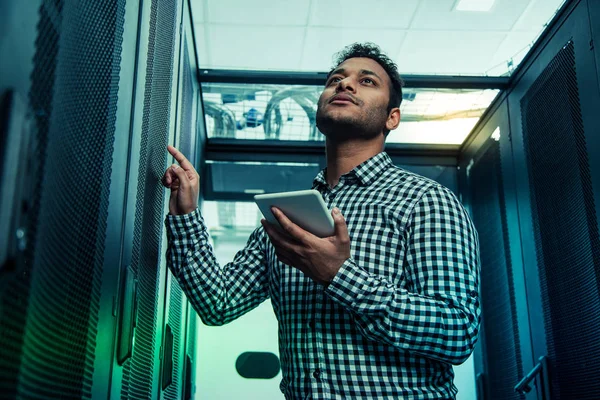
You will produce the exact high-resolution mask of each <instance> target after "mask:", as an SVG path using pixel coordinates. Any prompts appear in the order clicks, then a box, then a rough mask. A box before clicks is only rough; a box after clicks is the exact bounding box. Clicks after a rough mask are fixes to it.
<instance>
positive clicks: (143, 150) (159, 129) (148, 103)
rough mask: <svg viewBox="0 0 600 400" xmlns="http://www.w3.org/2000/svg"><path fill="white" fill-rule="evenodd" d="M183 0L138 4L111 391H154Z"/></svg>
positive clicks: (121, 394)
mask: <svg viewBox="0 0 600 400" xmlns="http://www.w3.org/2000/svg"><path fill="white" fill-rule="evenodd" d="M180 12H181V2H174V1H165V0H162V1H161V0H153V1H144V2H142V3H141V8H140V14H139V21H140V22H139V37H138V50H137V68H136V74H135V84H134V91H135V100H134V105H133V107H132V110H131V112H132V114H133V117H132V124H131V132H132V133H131V141H130V146H129V160H128V168H127V175H128V178H127V185H128V186H127V204H126V206H125V218H124V234H123V250H122V260H121V271H120V283H119V287H120V289H119V291H120V293H121V294H122V295H121V296H120V297H119V301H118V304H119V305H118V310H119V312H118V313H119V328H118V329H117V330H116V331H115V335H116V337H117V343H118V344H117V346H115V354H114V362H113V370H112V374H111V375H112V385H111V397H112V398H157V397H158V396H159V395H160V393H161V390H162V389H161V387H160V384H161V380H160V378H161V359H162V358H163V357H164V332H163V325H164V322H163V321H164V319H165V309H164V306H165V300H166V297H165V290H166V288H167V282H166V276H167V274H166V266H165V262H164V254H163V253H164V250H165V247H164V240H165V239H164V229H163V227H164V224H163V220H164V216H165V213H166V209H167V203H166V201H165V190H164V188H163V187H162V185H161V183H160V178H161V176H162V174H163V173H164V171H165V169H166V167H167V152H166V147H167V143H169V142H171V141H172V140H173V135H174V128H173V127H174V119H175V106H176V102H175V101H174V96H175V95H174V92H175V90H176V83H175V82H176V76H177V75H176V71H177V69H176V68H177V65H176V63H175V62H174V61H176V57H177V36H178V22H179V16H180Z"/></svg>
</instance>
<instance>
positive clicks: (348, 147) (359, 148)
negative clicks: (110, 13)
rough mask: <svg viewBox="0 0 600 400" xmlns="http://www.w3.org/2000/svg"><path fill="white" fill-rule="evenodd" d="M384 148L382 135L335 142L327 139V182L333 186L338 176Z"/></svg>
mask: <svg viewBox="0 0 600 400" xmlns="http://www.w3.org/2000/svg"><path fill="white" fill-rule="evenodd" d="M383 148H384V137H383V135H381V136H378V137H377V138H374V139H372V140H368V141H365V140H354V141H344V142H335V141H333V140H330V139H327V141H326V153H327V176H326V180H327V184H328V185H329V187H334V186H335V185H337V183H338V182H339V180H340V177H341V176H342V175H344V174H347V173H348V172H350V171H352V170H353V169H354V168H355V167H356V166H357V165H360V164H362V163H363V162H365V161H366V160H368V159H369V158H371V157H373V156H375V155H377V154H379V153H381V152H382V151H383Z"/></svg>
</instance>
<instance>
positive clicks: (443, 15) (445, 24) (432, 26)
mask: <svg viewBox="0 0 600 400" xmlns="http://www.w3.org/2000/svg"><path fill="white" fill-rule="evenodd" d="M529 1H530V0H518V1H515V0H496V3H495V4H494V6H493V7H492V9H491V10H490V11H488V12H473V11H456V10H455V9H454V6H455V3H456V0H423V1H422V5H421V6H420V7H419V9H418V11H417V13H416V15H415V18H414V20H413V24H412V25H411V29H427V30H470V31H509V30H511V28H512V27H513V25H514V24H515V23H516V22H517V20H518V19H519V16H520V15H521V14H522V13H523V11H524V10H525V8H526V7H527V4H528V3H529Z"/></svg>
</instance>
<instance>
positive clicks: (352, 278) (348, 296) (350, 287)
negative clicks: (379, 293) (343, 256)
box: [325, 258, 375, 310]
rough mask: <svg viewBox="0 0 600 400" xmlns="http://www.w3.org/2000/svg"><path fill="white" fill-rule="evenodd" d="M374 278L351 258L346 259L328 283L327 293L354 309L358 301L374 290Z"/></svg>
mask: <svg viewBox="0 0 600 400" xmlns="http://www.w3.org/2000/svg"><path fill="white" fill-rule="evenodd" d="M374 279H375V277H373V276H372V275H371V274H369V273H368V272H367V271H365V270H364V269H362V268H360V267H359V266H358V265H356V263H355V262H354V260H352V259H351V258H349V259H347V260H346V261H344V263H343V264H342V266H341V268H340V269H339V271H338V273H337V274H336V275H335V277H334V278H333V280H332V281H331V282H330V283H329V285H327V288H326V289H325V293H326V294H327V295H328V296H330V297H331V298H332V299H333V300H334V301H336V302H337V303H339V304H340V305H342V306H343V307H345V308H347V309H349V310H353V309H354V308H355V307H354V306H355V305H356V304H357V302H359V301H360V299H361V298H363V297H364V295H365V294H366V293H368V292H371V291H372V285H373V283H374V282H373V280H374ZM370 288H371V289H370Z"/></svg>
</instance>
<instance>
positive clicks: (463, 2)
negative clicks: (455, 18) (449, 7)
mask: <svg viewBox="0 0 600 400" xmlns="http://www.w3.org/2000/svg"><path fill="white" fill-rule="evenodd" d="M494 1H495V0H458V3H456V10H457V11H480V12H485V11H490V10H491V9H492V6H493V5H494Z"/></svg>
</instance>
